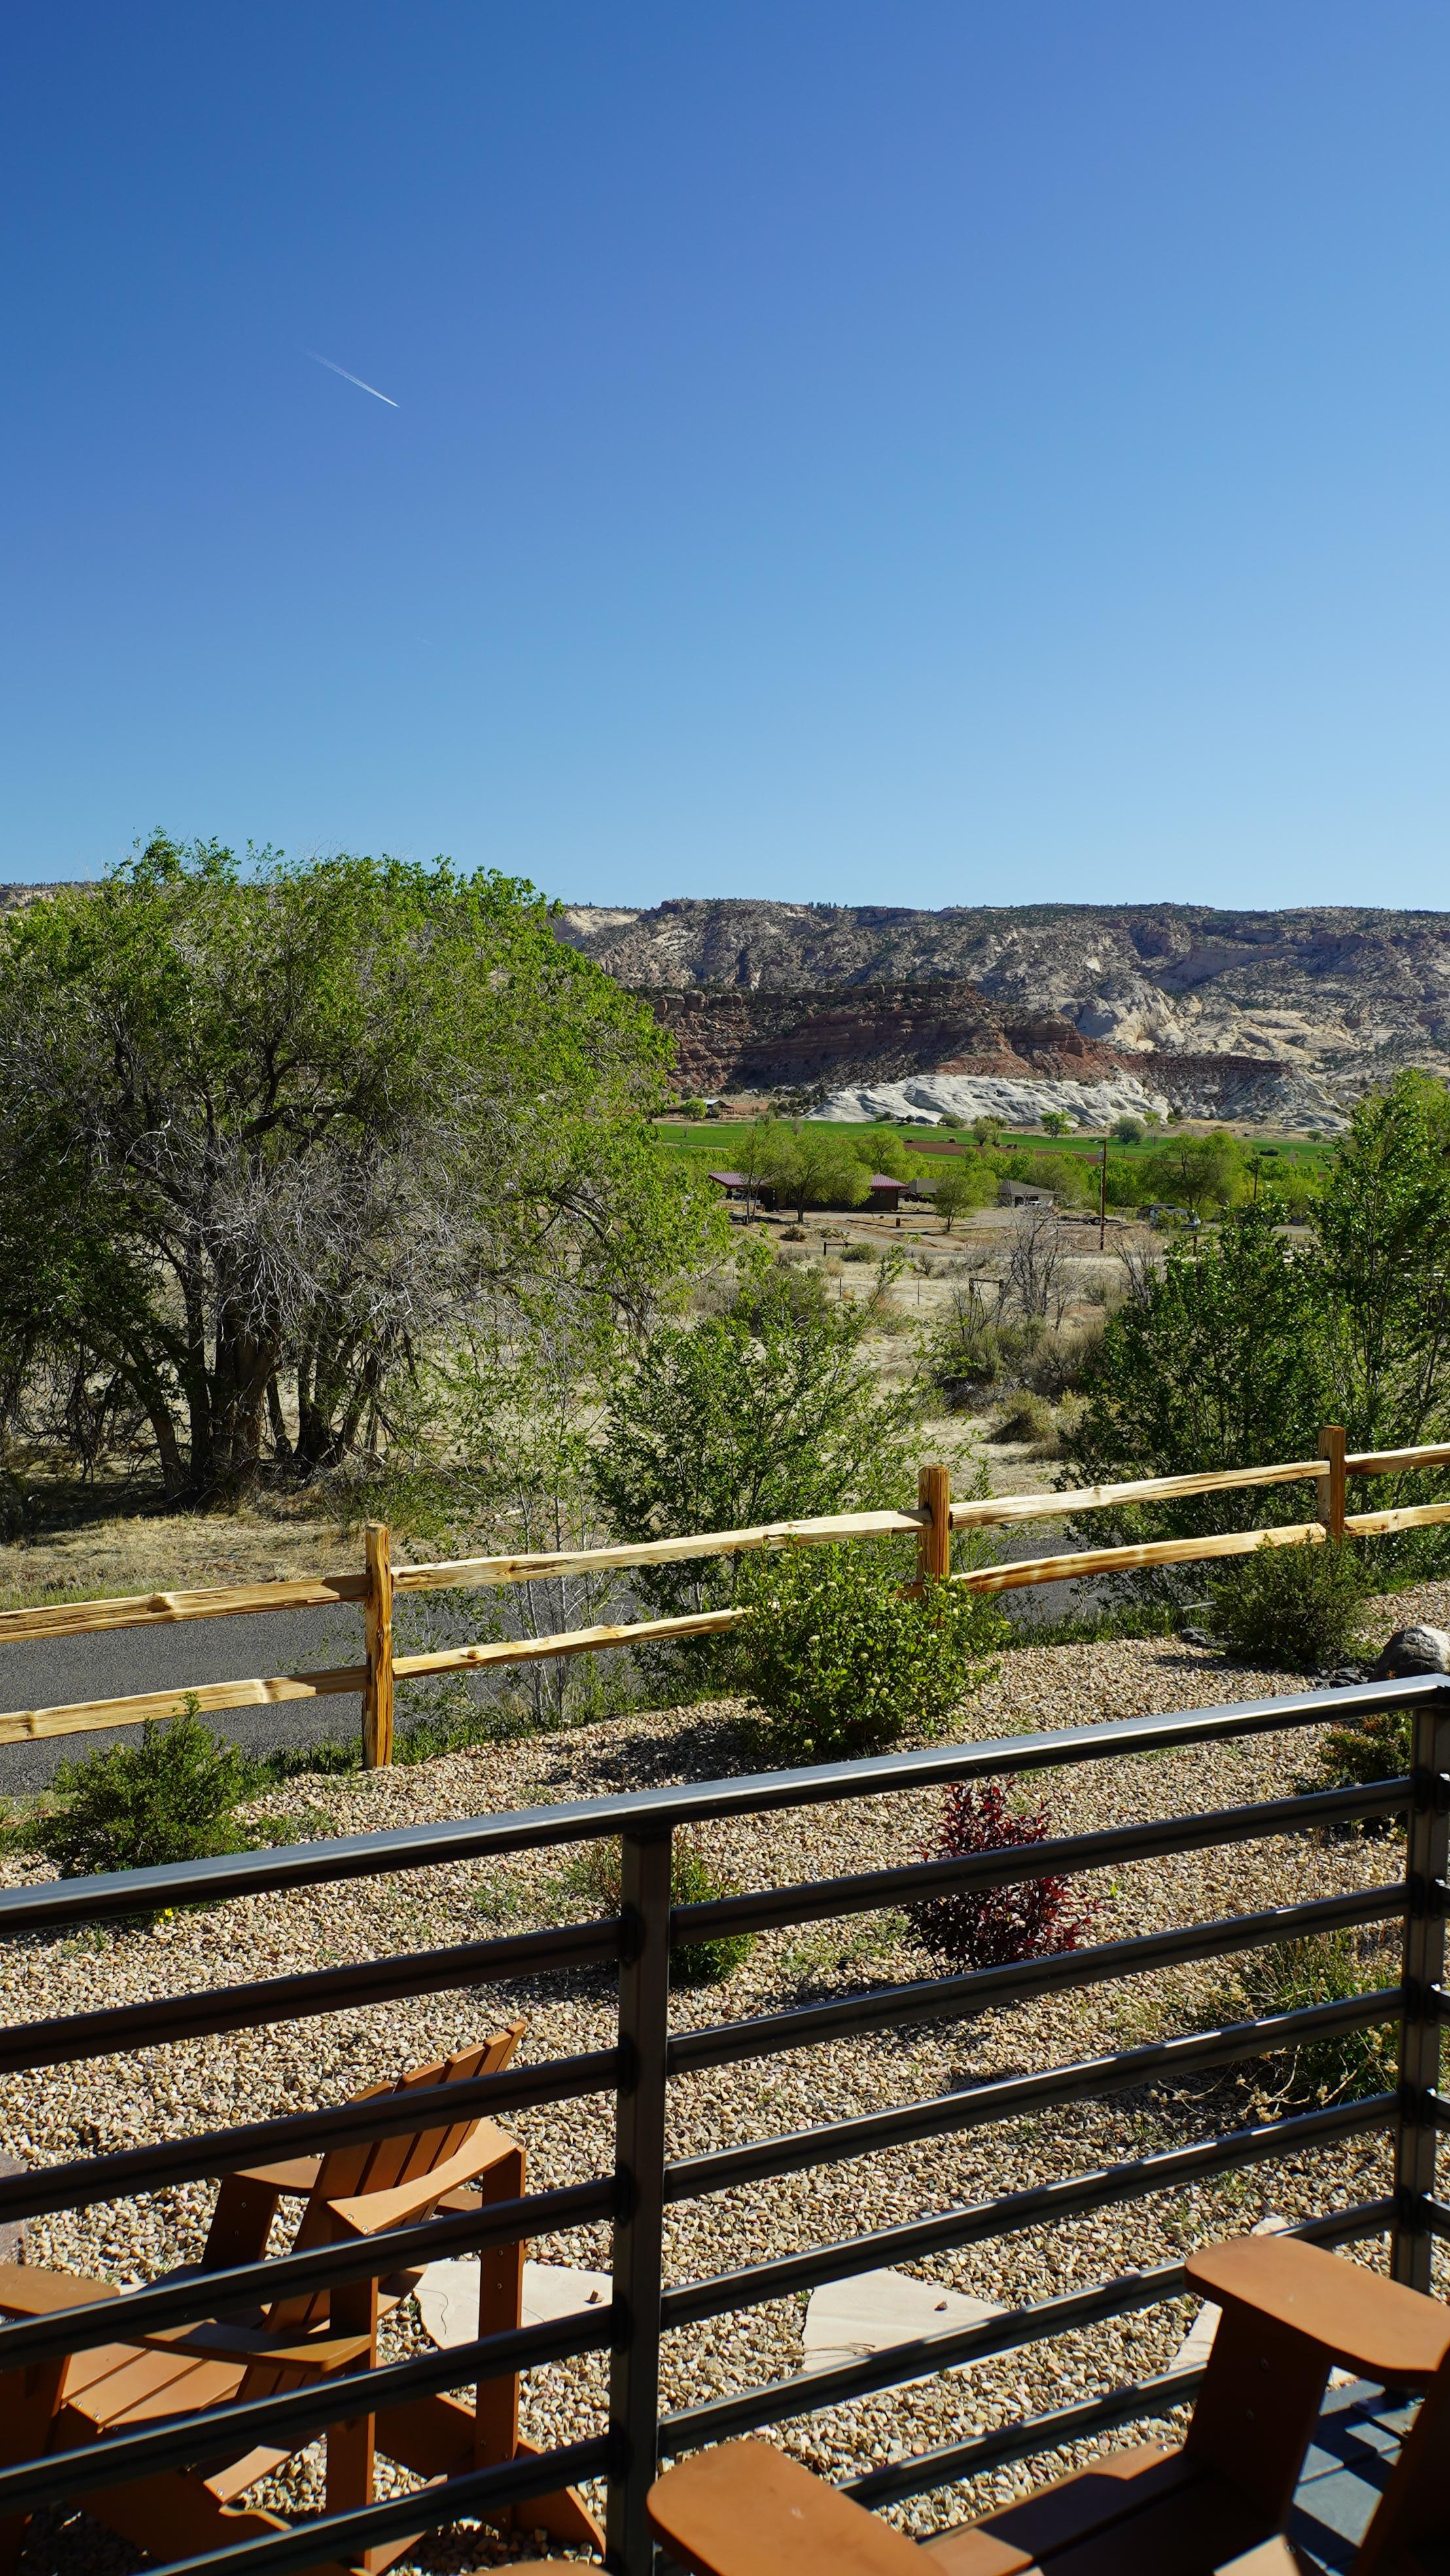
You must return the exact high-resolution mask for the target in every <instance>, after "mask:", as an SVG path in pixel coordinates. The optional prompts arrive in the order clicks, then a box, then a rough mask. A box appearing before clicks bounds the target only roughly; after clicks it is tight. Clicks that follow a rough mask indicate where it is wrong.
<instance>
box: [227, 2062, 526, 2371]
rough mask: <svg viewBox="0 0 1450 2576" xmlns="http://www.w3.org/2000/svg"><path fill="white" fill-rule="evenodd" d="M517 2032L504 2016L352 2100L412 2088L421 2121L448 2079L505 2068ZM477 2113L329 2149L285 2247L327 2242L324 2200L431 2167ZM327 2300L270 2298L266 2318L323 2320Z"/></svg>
mask: <svg viewBox="0 0 1450 2576" xmlns="http://www.w3.org/2000/svg"><path fill="white" fill-rule="evenodd" d="M523 2033H524V2024H523V2023H522V2022H511V2023H510V2024H509V2025H508V2027H507V2028H506V2029H505V2030H501V2031H496V2032H495V2034H494V2036H493V2038H492V2039H489V2040H485V2041H484V2042H483V2044H482V2045H481V2046H480V2047H477V2048H463V2049H459V2050H457V2051H456V2052H455V2054H454V2055H453V2056H452V2057H442V2058H438V2059H437V2060H435V2061H434V2063H433V2064H432V2065H429V2066H416V2067H413V2068H412V2069H411V2070H410V2071H409V2073H408V2074H406V2075H401V2076H399V2077H398V2078H397V2080H396V2081H395V2082H394V2083H392V2084H372V2085H369V2087H368V2089H367V2091H366V2092H365V2093H360V2094H358V2095H357V2096H356V2097H355V2098H356V2099H357V2100H358V2101H360V2102H372V2101H376V2100H377V2098H378V2096H379V2095H380V2094H384V2093H413V2092H416V2093H417V2094H418V2095H419V2096H420V2099H419V2103H418V2112H419V2118H420V2121H424V2122H426V2121H427V2116H428V2113H429V2112H430V2111H434V2110H436V2109H441V2108H442V2107H443V2103H442V2102H441V2101H439V2099H438V2097H439V2096H440V2095H441V2096H442V2097H443V2100H444V2101H446V2098H447V2090H448V2087H449V2086H450V2085H452V2084H465V2083H467V2082H469V2081H470V2079H471V2078H472V2077H473V2076H475V2075H495V2074H497V2073H498V2072H499V2070H500V2068H502V2067H504V2066H506V2065H507V2064H508V2061H509V2059H510V2058H511V2057H512V2055H513V2053H514V2050H515V2049H516V2048H517V2046H518V2044H519V2041H520V2039H521V2038H522V2037H523ZM481 2116H482V2115H481V2113H475V2114H474V2116H473V2117H472V2118H471V2119H463V2120H447V2119H445V2120H437V2119H436V2118H435V2120H434V2121H433V2122H432V2123H430V2124H429V2125H426V2126H420V2127H419V2128H416V2129H407V2130H404V2131H403V2132H402V2134H401V2135H400V2136H398V2137H393V2138H372V2139H365V2140H364V2141H363V2142H362V2143H361V2144H360V2145H357V2146H346V2147H334V2148H332V2149H331V2150H330V2151H329V2153H328V2154H327V2155H325V2156H324V2157H323V2159H322V2163H321V2166H320V2168H319V2170H318V2175H317V2180H316V2181H315V2182H314V2184H313V2186H312V2190H311V2192H310V2194H309V2196H308V2201H307V2206H306V2208H305V2209H304V2210H303V2213H302V2219H301V2223H300V2225H299V2227H298V2230H297V2234H296V2238H295V2239H294V2242H293V2248H292V2250H293V2252H294V2253H298V2254H303V2253H306V2252H307V2251H309V2249H310V2248H312V2247H313V2246H317V2245H327V2244H330V2243H332V2242H333V2241H334V2240H335V2238H336V2237H337V2235H338V2233H339V2230H338V2226H337V2222H336V2220H335V2219H334V2217H333V2215H332V2210H331V2206H330V2204H331V2203H332V2202H333V2201H335V2200H356V2199H358V2198H360V2197H361V2196H362V2195H363V2194H364V2193H366V2192H371V2191H391V2190H393V2189H394V2188H395V2187H396V2185H397V2184H399V2183H404V2182H413V2181H415V2180H417V2179H418V2177H419V2176H421V2175H427V2174H430V2173H433V2172H435V2171H436V2170H437V2168H438V2167H439V2166H440V2165H442V2164H444V2163H446V2161H447V2160H448V2158H449V2157H450V2156H455V2155H457V2154H458V2152H459V2150H460V2149H461V2148H463V2147H465V2146H466V2145H467V2144H468V2141H469V2139H470V2138H471V2137H472V2136H473V2134H474V2131H475V2130H476V2129H477V2127H478V2124H479V2120H480V2118H481ZM328 2305H329V2303H328V2293H327V2292H326V2290H316V2291H312V2292H310V2293H305V2294H299V2295H296V2296H294V2297H292V2298H283V2299H275V2300H274V2301H273V2303H272V2305H271V2307H270V2308H269V2309H268V2310H267V2323H268V2325H269V2326H270V2327H272V2328H273V2329H275V2328H277V2327H282V2326H285V2327H288V2328H291V2327H298V2326H311V2325H320V2324H324V2323H325V2322H326V2320H327V2316H328Z"/></svg>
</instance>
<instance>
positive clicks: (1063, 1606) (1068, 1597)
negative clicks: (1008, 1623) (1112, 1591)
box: [997, 1521, 1107, 1628]
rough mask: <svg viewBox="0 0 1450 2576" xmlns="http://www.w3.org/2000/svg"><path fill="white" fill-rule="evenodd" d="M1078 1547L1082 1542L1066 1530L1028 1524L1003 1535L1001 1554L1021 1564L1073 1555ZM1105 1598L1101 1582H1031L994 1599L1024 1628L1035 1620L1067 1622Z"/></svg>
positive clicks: (1104, 1589)
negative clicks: (1026, 1560) (1032, 1559)
mask: <svg viewBox="0 0 1450 2576" xmlns="http://www.w3.org/2000/svg"><path fill="white" fill-rule="evenodd" d="M1081 1546H1082V1540H1081V1539H1079V1538H1069V1536H1068V1534H1067V1532H1066V1530H1045V1529H1044V1528H1043V1527H1042V1525H1041V1523H1040V1522H1036V1523H1034V1522H1032V1521H1027V1522H1025V1523H1023V1524H1021V1525H1019V1526H1018V1527H1016V1528H1012V1529H1008V1530H1007V1531H1006V1532H1005V1533H1004V1534H1003V1542H1002V1554H1003V1556H1004V1557H1005V1558H1006V1559H1007V1560H1008V1562H1009V1563H1010V1564H1013V1565H1020V1564H1021V1563H1022V1562H1023V1561H1024V1559H1026V1558H1027V1557H1032V1556H1072V1555H1075V1554H1076V1553H1077V1551H1078V1550H1079V1549H1080V1548H1081ZM1106 1596H1107V1586H1106V1584H1104V1583H1084V1584H1082V1585H1081V1586H1079V1585H1078V1584H1075V1583H1033V1584H1024V1585H1023V1587H1022V1589H1021V1591H1020V1592H999V1594H998V1595H997V1598H998V1600H999V1601H1000V1602H1001V1604H1002V1607H1003V1609H1004V1610H1005V1611H1006V1613H1007V1616H1008V1618H1009V1619H1011V1620H1012V1621H1013V1622H1014V1624H1015V1625H1016V1626H1018V1627H1020V1628H1026V1627H1030V1626H1031V1625H1032V1622H1033V1621H1034V1620H1035V1619H1070V1618H1072V1617H1073V1616H1074V1615H1080V1614H1081V1613H1082V1612H1084V1611H1086V1610H1093V1609H1097V1608H1098V1607H1099V1606H1100V1605H1101V1603H1102V1602H1103V1601H1104V1600H1105V1598H1106Z"/></svg>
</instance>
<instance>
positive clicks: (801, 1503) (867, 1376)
mask: <svg viewBox="0 0 1450 2576" xmlns="http://www.w3.org/2000/svg"><path fill="white" fill-rule="evenodd" d="M893 1276H894V1269H893V1265H892V1264H891V1263H890V1262H883V1263H882V1264H881V1266H880V1268H879V1269H878V1271H877V1273H876V1277H875V1280H874V1281H873V1282H872V1283H871V1293H870V1294H869V1295H867V1296H863V1297H861V1298H860V1299H858V1300H853V1301H852V1302H850V1303H849V1304H846V1305H839V1304H834V1305H831V1306H829V1307H828V1306H827V1305H826V1303H825V1301H824V1299H823V1297H822V1294H821V1282H820V1279H819V1277H818V1276H817V1274H816V1273H815V1272H814V1271H802V1272H795V1271H792V1270H789V1269H786V1268H785V1267H784V1266H780V1267H775V1268H772V1269H770V1270H768V1271H765V1272H763V1273H756V1274H752V1275H748V1276H747V1277H746V1278H745V1280H744V1281H743V1283H742V1286H741V1290H740V1293H739V1295H738V1296H737V1298H736V1300H735V1303H734V1305H733V1306H732V1308H731V1310H730V1311H729V1313H728V1314H724V1315H706V1316H704V1317H703V1318H702V1319H701V1320H700V1321H698V1322H696V1323H693V1324H687V1325H683V1326H681V1325H675V1324H659V1325H657V1326H656V1328H655V1329H654V1331H652V1332H651V1333H650V1334H649V1335H648V1337H647V1338H646V1339H645V1340H644V1341H643V1342H642V1343H641V1344H640V1346H639V1352H638V1358H637V1362H636V1365H635V1366H634V1367H633V1368H632V1369H631V1371H630V1372H629V1374H628V1375H627V1377H625V1378H624V1379H623V1380H622V1381H621V1383H620V1384H619V1386H618V1387H617V1388H616V1389H615V1391H614V1392H613V1394H612V1396H611V1400H610V1403H609V1405H608V1408H607V1410H606V1412H605V1415H604V1419H603V1422H602V1424H601V1426H600V1439H599V1442H598V1445H597V1447H596V1448H594V1449H593V1451H592V1452H591V1457H590V1468H589V1473H590V1479H591V1482H592V1485H593V1488H594V1491H595V1492H596V1494H597V1495H598V1498H599V1500H600V1503H601V1505H602V1506H603V1509H604V1511H605V1513H606V1515H607V1517H608V1521H609V1525H610V1528H611V1530H612V1532H613V1534H614V1535H615V1537H617V1538H621V1539H655V1538H682V1537H685V1536H688V1535H689V1534H691V1533H692V1532H694V1531H696V1530H723V1529H750V1528H753V1527H754V1526H755V1525H756V1524H757V1523H759V1522H761V1521H778V1520H796V1519H805V1518H807V1517H809V1516H811V1515H813V1514H815V1513H819V1512H839V1511H850V1510H862V1509H867V1508H869V1507H871V1506H872V1505H875V1504H878V1503H887V1502H891V1501H895V1500H897V1499H899V1497H900V1495H901V1493H902V1491H903V1489H904V1487H905V1485H906V1480H907V1475H908V1462H909V1452H908V1448H907V1437H906V1435H907V1429H908V1425H909V1424H910V1423H911V1421H912V1419H913V1417H914V1414H915V1410H916V1398H915V1395H914V1393H912V1392H911V1391H908V1390H903V1391H900V1392H891V1391H888V1392H883V1390H882V1386H881V1382H880V1379H879V1378H878V1375H877V1372H876V1368H875V1364H874V1362H873V1361H872V1360H871V1358H870V1356H869V1353H868V1348H867V1345H868V1342H869V1338H870V1336H871V1335H872V1334H873V1333H874V1332H875V1331H876V1330H877V1328H878V1324H879V1320H880V1317H881V1314H882V1312H883V1299H884V1297H885V1295H886V1292H887V1290H888V1289H889V1287H890V1284H891V1280H892V1278H893ZM740 1562H741V1561H740V1559H739V1558H738V1557H724V1558H720V1557H696V1558H692V1559H687V1560H685V1561H684V1562H682V1563H680V1564H678V1565H652V1566H643V1567H641V1568H640V1570H639V1572H638V1574H637V1575H635V1576H634V1577H633V1578H632V1583H633V1587H634V1589H635V1591H636V1592H637V1594H638V1596H639V1598H640V1600H641V1602H642V1603H643V1604H644V1606H645V1607H646V1609H647V1610H648V1612H649V1613H650V1615H651V1616H661V1615H663V1616H670V1615H674V1614H677V1613H679V1612H682V1611H683V1612H692V1611H699V1610H715V1609H720V1608H724V1607H725V1606H727V1605H728V1604H731V1603H733V1601H734V1599H735V1597H736V1592H737V1588H738V1585H739V1583H740V1580H741V1576H740ZM636 1651H637V1652H638V1654H639V1660H640V1663H641V1666H642V1668H643V1669H644V1670H645V1671H646V1672H647V1673H648V1674H649V1675H650V1676H651V1678H652V1679H655V1680H657V1682H659V1683H667V1684H668V1686H669V1687H670V1688H672V1689H675V1690H678V1689H679V1687H680V1684H681V1680H682V1679H683V1678H684V1677H686V1676H693V1677H694V1678H695V1681H696V1684H697V1686H698V1685H699V1684H705V1685H706V1686H708V1685H709V1684H711V1683H712V1682H713V1681H715V1680H716V1679H718V1678H723V1677H724V1676H725V1675H726V1674H728V1672H729V1671H730V1669H731V1666H732V1662H733V1656H732V1652H731V1641H729V1640H725V1641H721V1640H719V1639H715V1638H699V1639H693V1640H690V1641H689V1642H688V1643H687V1644H686V1645H684V1646H664V1647H660V1648H658V1649H651V1648H648V1647H645V1648H640V1649H637V1650H636Z"/></svg>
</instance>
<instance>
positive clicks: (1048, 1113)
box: [1037, 1109, 1072, 1136]
mask: <svg viewBox="0 0 1450 2576" xmlns="http://www.w3.org/2000/svg"><path fill="white" fill-rule="evenodd" d="M1037 1123H1038V1125H1039V1126H1040V1127H1041V1129H1042V1132H1043V1135H1044V1136H1066V1135H1067V1134H1068V1133H1069V1131H1070V1129H1071V1126H1072V1120H1071V1119H1070V1118H1069V1116H1068V1114H1067V1112H1066V1110H1065V1109H1044V1111H1043V1113H1042V1116H1041V1118H1040V1119H1039V1120H1038V1122H1037Z"/></svg>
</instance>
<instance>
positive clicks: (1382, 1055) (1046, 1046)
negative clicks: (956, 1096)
mask: <svg viewBox="0 0 1450 2576" xmlns="http://www.w3.org/2000/svg"><path fill="white" fill-rule="evenodd" d="M560 930H561V935H562V936H563V937H565V938H566V939H568V940H570V941H571V942H572V943H573V944H574V945H576V946H578V947H580V948H582V949H584V950H586V951H587V952H588V954H590V955H591V956H593V957H596V958H597V959H598V960H599V962H600V963H601V964H602V965H605V966H607V967H608V968H609V970H610V972H611V973H612V974H614V975H617V976H618V977H619V979H620V981H621V982H622V983H626V984H629V985H631V986H634V987H637V988H640V989H644V990H648V991H649V992H650V993H651V998H652V1000H653V1001H654V1005H655V1008H656V1010H657V1011H658V1012H659V1015H660V1017H661V1018H662V1019H664V1020H665V1021H666V1024H667V1025H668V1026H670V1027H671V1028H673V1029H674V1030H675V1032H676V1036H677V1042H678V1044H679V1047H680V1053H681V1066H682V1071H684V1072H685V1074H686V1079H687V1081H688V1082H689V1084H690V1085H691V1087H696V1086H698V1087H700V1088H706V1089H723V1088H728V1087H731V1086H739V1087H742V1088H745V1087H749V1088H768V1087H770V1086H771V1085H772V1084H775V1083H780V1082H793V1081H812V1082H819V1081H826V1082H828V1083H840V1082H843V1081H850V1080H871V1079H875V1080H878V1081H879V1080H888V1079H895V1078H898V1077H899V1076H901V1075H905V1074H908V1073H912V1072H919V1071H926V1070H932V1069H934V1070H944V1069H947V1068H949V1067H950V1068H952V1069H960V1070H963V1071H971V1070H980V1071H982V1072H988V1071H990V1072H996V1073H1000V1074H1009V1073H1010V1074H1019V1073H1021V1072H1023V1071H1024V1070H1030V1071H1031V1072H1035V1073H1036V1074H1038V1075H1039V1076H1044V1077H1048V1078H1062V1077H1064V1076H1066V1077H1067V1078H1069V1079H1078V1080H1083V1079H1087V1078H1090V1077H1092V1076H1093V1075H1095V1074H1104V1073H1106V1072H1108V1071H1109V1070H1110V1069H1111V1068H1118V1069H1126V1068H1127V1067H1128V1066H1131V1067H1132V1069H1133V1070H1134V1071H1135V1072H1137V1073H1140V1074H1141V1075H1142V1078H1143V1079H1144V1080H1145V1081H1146V1082H1148V1083H1149V1085H1150V1087H1151V1088H1154V1089H1156V1090H1160V1091H1163V1092H1164V1093H1166V1095H1167V1096H1168V1097H1169V1098H1170V1099H1172V1100H1173V1101H1174V1103H1175V1105H1176V1106H1178V1107H1181V1108H1183V1109H1184V1110H1186V1111H1188V1112H1189V1114H1191V1115H1197V1116H1233V1117H1249V1118H1272V1119H1285V1120H1289V1121H1293V1122H1296V1123H1303V1122H1308V1123H1313V1124H1322V1123H1325V1122H1326V1121H1327V1120H1328V1121H1333V1122H1334V1123H1337V1121H1338V1118H1339V1117H1340V1116H1342V1113H1343V1110H1344V1108H1345V1107H1346V1106H1347V1105H1348V1104H1349V1103H1350V1102H1351V1101H1352V1100H1353V1099H1354V1098H1355V1096H1356V1095H1357V1094H1358V1093H1359V1092H1360V1091H1361V1090H1362V1089H1363V1088H1364V1087H1365V1086H1366V1084H1368V1083H1371V1082H1375V1081H1378V1080H1382V1079H1384V1078H1385V1076H1387V1075H1388V1074H1390V1073H1392V1072H1393V1071H1395V1070H1396V1068H1397V1067H1399V1066H1401V1065H1405V1064H1419V1065H1423V1066H1425V1067H1426V1068H1427V1069H1429V1070H1432V1071H1438V1072H1441V1073H1444V1074H1450V913H1440V912H1413V913H1412V912H1388V911H1376V910H1372V909H1370V908H1368V907H1365V908H1350V907H1338V908H1331V907H1312V908H1308V909H1305V910H1302V911H1292V912H1289V911H1286V912H1262V913H1241V912H1220V911H1215V910H1213V909H1211V908H1210V907H1208V906H1204V905H1191V904H1150V905H1123V906H1117V905H1096V904H1094V905H1088V904H1083V905H1071V904H1039V905H1022V906H1018V907H1011V908H1009V907H988V906H983V907H981V908H977V909H971V910H968V909H952V910H948V911H943V912H917V911H910V910H906V909H896V908H892V907H887V906H857V907H850V908H848V907H844V906H843V907H834V906H831V905H821V904H786V903H753V902H734V901H725V900H721V901H709V902H706V901H684V900H682V901H678V902H671V903H664V904H659V905H657V906H656V907H655V908H654V910H653V911H649V912H636V911H630V910H627V909H623V908H616V909H612V910H605V909H599V910H595V909H592V908H590V907H587V906H577V907H574V908H572V909H570V910H569V911H567V912H566V913H565V915H564V917H563V920H562V921H561V924H560ZM843 988H844V989H843ZM1145 1059H1146V1061H1145Z"/></svg>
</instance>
